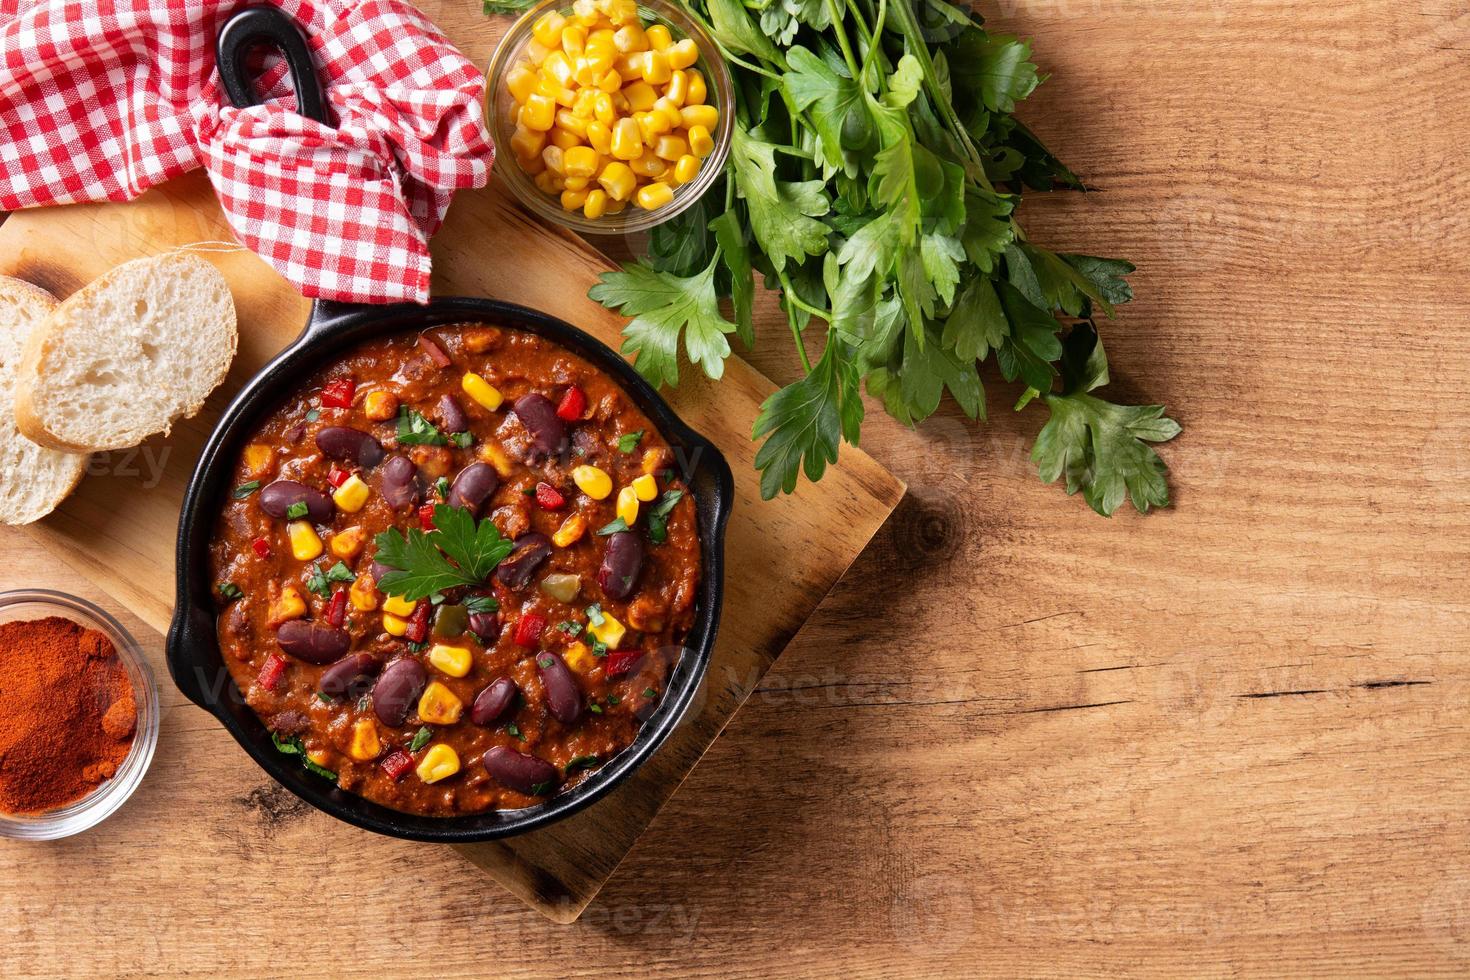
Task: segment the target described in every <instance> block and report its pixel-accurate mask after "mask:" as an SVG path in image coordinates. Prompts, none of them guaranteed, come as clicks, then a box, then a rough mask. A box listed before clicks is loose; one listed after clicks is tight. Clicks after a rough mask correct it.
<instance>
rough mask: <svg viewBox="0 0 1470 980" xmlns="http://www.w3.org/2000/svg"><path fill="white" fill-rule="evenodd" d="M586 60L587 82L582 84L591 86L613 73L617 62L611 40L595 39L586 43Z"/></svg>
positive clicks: (616, 54) (615, 51)
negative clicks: (599, 78) (602, 77)
mask: <svg viewBox="0 0 1470 980" xmlns="http://www.w3.org/2000/svg"><path fill="white" fill-rule="evenodd" d="M586 59H587V77H588V81H586V82H584V83H583V84H586V85H592V84H594V83H595V82H596V80H597V78H598V77H600V76H602V75H605V74H607V73H608V72H610V71H614V70H615V68H616V65H617V61H618V51H617V48H616V46H614V44H613V40H612V38H610V37H609V38H603V37H595V38H593V39H592V40H590V41H588V42H587V55H586ZM579 80H580V79H579Z"/></svg>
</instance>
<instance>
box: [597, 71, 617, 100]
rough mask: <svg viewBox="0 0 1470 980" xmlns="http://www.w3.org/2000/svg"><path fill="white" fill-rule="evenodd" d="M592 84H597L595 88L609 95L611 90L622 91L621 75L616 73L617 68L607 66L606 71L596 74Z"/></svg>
mask: <svg viewBox="0 0 1470 980" xmlns="http://www.w3.org/2000/svg"><path fill="white" fill-rule="evenodd" d="M594 84H596V85H597V88H598V89H599V90H600V91H601V92H602V93H603V94H604V95H611V94H612V93H613V92H619V91H622V88H623V76H622V75H619V74H618V70H617V69H616V68H609V69H608V70H607V71H605V72H603V73H602V74H601V75H598V76H597V80H596V82H595V83H594Z"/></svg>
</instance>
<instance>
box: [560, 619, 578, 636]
mask: <svg viewBox="0 0 1470 980" xmlns="http://www.w3.org/2000/svg"><path fill="white" fill-rule="evenodd" d="M556 628H557V629H559V630H561V631H562V632H563V633H565V634H566V635H567V636H568V637H570V638H571V639H574V640H575V639H576V638H577V637H578V636H579V635H580V634H581V632H582V624H581V623H574V622H572V621H571V620H570V619H568V620H567V621H566V622H563V623H561V624H559V625H558V626H557V627H556Z"/></svg>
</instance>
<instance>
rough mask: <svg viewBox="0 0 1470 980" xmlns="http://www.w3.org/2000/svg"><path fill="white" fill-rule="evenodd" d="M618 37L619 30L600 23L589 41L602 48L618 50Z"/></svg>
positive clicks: (608, 24) (590, 35) (588, 38)
mask: <svg viewBox="0 0 1470 980" xmlns="http://www.w3.org/2000/svg"><path fill="white" fill-rule="evenodd" d="M617 36H618V29H617V28H615V27H613V26H611V24H610V23H606V24H605V23H602V22H601V21H599V22H598V26H597V30H595V31H593V32H592V33H590V34H588V35H587V40H588V42H590V43H593V44H596V45H599V46H601V47H611V48H612V49H613V50H617V43H616V42H617Z"/></svg>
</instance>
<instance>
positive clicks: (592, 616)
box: [587, 602, 603, 626]
mask: <svg viewBox="0 0 1470 980" xmlns="http://www.w3.org/2000/svg"><path fill="white" fill-rule="evenodd" d="M587 618H588V619H589V620H591V621H592V625H593V626H601V625H602V623H603V618H602V606H601V605H600V604H599V603H596V602H594V603H593V604H592V605H590V606H588V607H587Z"/></svg>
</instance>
